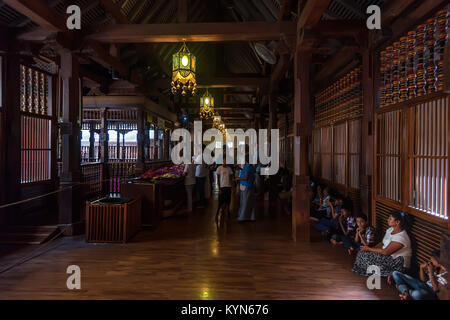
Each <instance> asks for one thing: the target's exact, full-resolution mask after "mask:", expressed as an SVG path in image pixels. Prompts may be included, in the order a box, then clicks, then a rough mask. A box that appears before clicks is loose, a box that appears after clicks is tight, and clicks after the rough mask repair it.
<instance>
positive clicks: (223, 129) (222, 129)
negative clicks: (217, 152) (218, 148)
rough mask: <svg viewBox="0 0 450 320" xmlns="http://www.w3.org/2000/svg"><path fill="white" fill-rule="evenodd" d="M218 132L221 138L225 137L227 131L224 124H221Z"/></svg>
mask: <svg viewBox="0 0 450 320" xmlns="http://www.w3.org/2000/svg"><path fill="white" fill-rule="evenodd" d="M219 131H220V132H222V135H223V136H225V135H226V133H227V129H226V128H225V123H223V122H222V123H221V124H220V125H219Z"/></svg>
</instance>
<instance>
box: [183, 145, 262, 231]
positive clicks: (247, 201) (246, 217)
mask: <svg viewBox="0 0 450 320" xmlns="http://www.w3.org/2000/svg"><path fill="white" fill-rule="evenodd" d="M225 150H226V149H225V148H224V151H225ZM224 155H225V153H224ZM248 155H249V153H248V148H247V150H246V157H245V164H243V165H239V166H235V165H227V164H226V161H225V160H226V158H225V156H224V158H223V161H222V164H220V165H218V164H214V165H206V164H205V163H203V162H202V163H201V164H195V161H193V163H190V164H186V165H185V168H184V175H185V187H186V195H187V212H188V213H191V212H192V210H193V206H194V204H193V196H194V194H195V193H196V195H197V198H198V202H197V203H196V207H197V208H204V207H205V206H206V197H205V192H207V191H206V190H207V189H208V188H206V187H205V185H207V183H208V182H209V181H208V178H209V176H210V172H211V171H214V170H215V172H216V176H217V179H218V187H219V206H218V208H217V213H216V223H217V222H218V220H219V214H223V215H224V216H225V217H229V216H230V204H231V202H232V200H233V197H234V195H235V194H236V193H239V194H240V205H239V212H238V218H237V219H238V221H256V211H255V189H256V188H257V185H256V184H257V182H258V179H260V177H259V175H258V166H255V165H253V164H250V163H249V161H248V160H249V159H248ZM193 160H195V159H193ZM198 162H200V161H198ZM235 172H237V173H238V174H237V177H235ZM255 181H256V183H255Z"/></svg>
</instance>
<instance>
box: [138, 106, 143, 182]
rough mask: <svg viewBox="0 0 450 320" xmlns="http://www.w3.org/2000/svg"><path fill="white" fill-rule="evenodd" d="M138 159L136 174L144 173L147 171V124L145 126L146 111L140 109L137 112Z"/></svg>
mask: <svg viewBox="0 0 450 320" xmlns="http://www.w3.org/2000/svg"><path fill="white" fill-rule="evenodd" d="M137 131H138V134H137V147H138V150H137V159H136V174H142V173H144V171H145V159H144V158H145V150H144V148H145V126H144V111H143V110H138V113H137Z"/></svg>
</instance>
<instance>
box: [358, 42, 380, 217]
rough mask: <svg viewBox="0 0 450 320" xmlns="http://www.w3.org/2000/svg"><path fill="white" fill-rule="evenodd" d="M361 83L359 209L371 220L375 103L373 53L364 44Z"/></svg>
mask: <svg viewBox="0 0 450 320" xmlns="http://www.w3.org/2000/svg"><path fill="white" fill-rule="evenodd" d="M362 57H363V67H362V85H363V103H364V108H363V109H364V111H363V118H362V122H361V166H360V185H361V186H360V192H361V210H362V212H363V213H364V214H366V215H367V216H368V217H369V221H371V214H372V181H373V177H372V172H373V158H374V136H373V132H374V130H373V129H374V122H373V119H374V118H373V115H374V105H375V103H376V96H375V92H376V88H375V70H376V68H375V55H374V53H373V50H371V49H370V48H369V46H366V48H363V50H362Z"/></svg>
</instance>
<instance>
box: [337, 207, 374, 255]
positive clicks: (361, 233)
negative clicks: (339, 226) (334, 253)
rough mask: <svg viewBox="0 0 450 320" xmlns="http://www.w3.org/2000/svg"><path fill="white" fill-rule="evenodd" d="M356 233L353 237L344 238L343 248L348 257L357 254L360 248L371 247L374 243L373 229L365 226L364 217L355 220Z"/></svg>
mask: <svg viewBox="0 0 450 320" xmlns="http://www.w3.org/2000/svg"><path fill="white" fill-rule="evenodd" d="M356 225H357V227H358V228H357V229H356V233H355V236H354V237H345V238H344V239H343V242H344V246H345V248H346V249H347V252H348V254H349V255H351V254H352V253H353V252H354V251H356V252H359V248H360V247H361V246H366V247H371V246H373V245H374V242H375V229H374V228H373V227H371V226H369V225H367V217H366V216H364V215H361V216H358V217H357V218H356Z"/></svg>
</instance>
